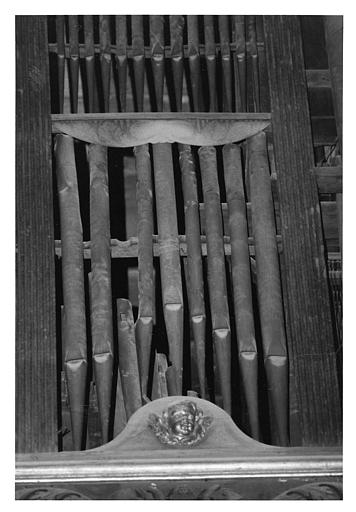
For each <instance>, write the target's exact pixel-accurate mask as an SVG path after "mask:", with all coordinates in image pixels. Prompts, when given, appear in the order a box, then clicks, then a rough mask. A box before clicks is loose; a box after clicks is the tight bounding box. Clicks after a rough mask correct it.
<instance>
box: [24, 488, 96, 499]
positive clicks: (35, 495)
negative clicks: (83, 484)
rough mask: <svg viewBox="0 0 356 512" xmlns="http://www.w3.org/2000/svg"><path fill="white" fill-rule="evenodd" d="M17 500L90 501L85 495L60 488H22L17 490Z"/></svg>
mask: <svg viewBox="0 0 356 512" xmlns="http://www.w3.org/2000/svg"><path fill="white" fill-rule="evenodd" d="M15 499H16V500H89V499H90V498H88V497H87V496H85V494H81V493H79V492H77V491H72V490H68V489H60V488H58V487H37V488H26V487H25V488H21V489H18V490H16V494H15Z"/></svg>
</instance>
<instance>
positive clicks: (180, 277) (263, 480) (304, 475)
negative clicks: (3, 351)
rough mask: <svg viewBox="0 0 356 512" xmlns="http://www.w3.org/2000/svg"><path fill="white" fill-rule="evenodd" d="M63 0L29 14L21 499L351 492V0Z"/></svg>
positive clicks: (20, 189)
mask: <svg viewBox="0 0 356 512" xmlns="http://www.w3.org/2000/svg"><path fill="white" fill-rule="evenodd" d="M51 7H52V8H51V9H48V11H47V10H46V9H43V11H42V13H41V11H38V12H36V13H34V14H26V13H25V10H24V11H23V14H22V13H21V9H18V11H17V14H16V15H13V18H12V21H13V24H14V38H15V40H14V41H11V44H14V45H15V51H14V61H15V60H16V69H15V80H14V89H16V98H15V103H16V104H15V109H16V114H14V125H15V137H14V138H15V145H14V146H15V147H14V152H15V161H14V166H15V168H16V173H15V174H16V178H15V207H14V211H15V228H16V262H15V265H16V267H15V272H16V276H15V282H14V289H15V291H16V296H15V308H16V309H15V323H16V327H15V342H14V354H15V362H14V366H15V372H14V382H15V393H14V395H15V397H14V398H15V400H14V401H15V405H14V413H15V414H14V417H15V425H14V427H15V428H14V430H15V449H14V450H13V451H14V455H13V459H15V458H16V469H15V472H14V476H13V484H12V487H13V489H15V491H14V499H15V500H110V501H113V500H125V501H131V500H173V501H177V500H186V501H195V500H221V501H234V500H242V501H271V500H272V501H273V500H277V501H281V500H294V501H295V500H314V501H320V500H343V490H342V480H343V463H342V456H343V453H342V452H343V445H342V442H343V440H342V434H343V414H342V404H343V398H342V390H343V348H342V347H343V341H342V340H343V284H342V269H343V258H342V257H343V172H342V156H343V142H342V141H343V25H344V16H343V15H342V14H324V13H323V9H321V7H320V4H319V7H320V10H319V12H320V14H312V15H309V14H303V9H300V13H299V14H280V13H283V12H286V11H284V10H283V9H282V8H280V10H279V12H276V14H264V12H263V11H262V10H261V11H258V12H260V14H236V12H238V11H239V10H240V8H241V10H242V11H243V12H246V10H247V11H248V9H249V8H250V7H251V11H253V10H256V9H253V5H250V6H249V5H243V4H237V3H235V4H232V3H230V4H229V5H228V7H227V8H228V11H227V13H221V14H216V12H217V11H218V9H216V8H215V9H214V8H213V7H214V6H213V5H211V6H206V9H208V11H207V12H209V9H210V7H211V12H214V13H215V14H205V13H203V14H199V13H198V14H194V11H193V13H192V14H140V12H138V13H134V14H97V13H98V12H100V10H101V9H102V10H103V11H104V12H110V10H109V11H108V10H107V6H105V5H103V6H101V5H100V4H96V7H95V8H94V6H93V10H92V13H90V11H89V12H87V13H84V14H80V13H81V12H84V9H83V10H81V5H78V10H77V12H78V14H72V12H73V10H72V9H71V10H70V11H68V12H67V13H64V14H48V12H56V9H55V7H56V6H55V5H52V6H51ZM73 7H74V8H76V7H75V5H73ZM170 7H171V6H170ZM335 7H336V8H335V12H337V6H335ZM117 8H118V9H119V8H120V10H122V9H123V8H124V9H125V10H126V11H127V12H130V3H129V4H127V5H125V6H122V5H121V6H117ZM174 8H177V9H176V10H179V8H180V6H179V4H177V5H175V6H174ZM181 8H182V7H181ZM110 9H111V12H115V6H114V5H113V4H110ZM192 9H194V5H192ZM162 10H163V12H164V8H163V9H162ZM182 10H183V8H182ZM57 11H59V12H60V11H61V9H60V5H59V4H58V9H57ZM152 11H154V9H153V8H152ZM167 11H168V6H167ZM197 11H199V9H197ZM266 11H267V9H266ZM74 12H75V11H74ZM141 12H146V13H147V12H150V5H149V3H148V4H147V3H146V4H145V5H143V4H142V11H141ZM173 12H174V11H173ZM229 12H230V14H229ZM14 68H15V65H14ZM2 69H3V72H4V71H5V67H2ZM15 116H16V117H15ZM3 121H4V122H5V123H6V119H4V120H3ZM5 171H6V172H11V173H12V174H14V172H13V171H14V169H4V172H5ZM3 194H6V191H5V190H3ZM2 214H3V215H4V212H2ZM5 215H6V214H5ZM351 231H352V229H351ZM348 233H349V236H351V237H352V236H353V235H352V234H351V235H350V231H348ZM12 258H13V259H15V257H14V253H13V254H12ZM3 272H5V273H6V269H4V268H3ZM8 341H9V343H11V340H8ZM3 361H4V360H3ZM5 364H6V363H5ZM351 385H352V384H351ZM15 452H16V453H15ZM10 465H11V468H12V465H13V464H12V463H11V464H10ZM194 506H195V505H194Z"/></svg>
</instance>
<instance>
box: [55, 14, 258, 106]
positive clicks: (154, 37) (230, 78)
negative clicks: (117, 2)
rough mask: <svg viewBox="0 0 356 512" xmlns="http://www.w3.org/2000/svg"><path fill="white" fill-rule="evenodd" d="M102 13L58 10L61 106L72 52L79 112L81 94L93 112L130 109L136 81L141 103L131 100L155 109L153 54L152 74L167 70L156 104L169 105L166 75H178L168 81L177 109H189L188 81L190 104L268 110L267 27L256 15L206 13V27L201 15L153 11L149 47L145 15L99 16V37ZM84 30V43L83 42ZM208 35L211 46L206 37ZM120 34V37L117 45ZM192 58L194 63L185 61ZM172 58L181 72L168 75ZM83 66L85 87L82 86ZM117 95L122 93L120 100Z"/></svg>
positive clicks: (158, 86) (156, 89)
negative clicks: (263, 61) (264, 95)
mask: <svg viewBox="0 0 356 512" xmlns="http://www.w3.org/2000/svg"><path fill="white" fill-rule="evenodd" d="M94 18H96V17H94V16H92V15H85V16H83V17H79V16H75V15H71V16H63V15H59V16H56V44H55V45H54V44H52V45H50V48H51V49H52V50H54V51H55V52H56V54H57V70H58V77H57V78H58V112H59V113H62V112H63V109H64V105H65V62H66V59H67V58H68V60H69V68H68V77H69V89H70V111H71V112H72V113H76V112H77V111H78V101H79V98H80V94H82V95H83V97H85V107H84V108H85V111H87V112H99V111H100V112H109V111H113V110H116V109H117V110H118V111H121V112H125V111H126V110H127V108H128V101H127V88H128V84H131V89H132V96H133V99H134V105H133V108H132V106H130V109H133V110H137V111H139V112H140V111H143V110H144V108H145V109H146V110H147V106H146V105H144V88H145V72H146V71H145V70H146V60H147V59H146V58H147V57H148V58H149V59H150V61H151V65H152V74H153V75H154V76H155V77H157V74H159V75H160V78H159V80H155V86H154V92H153V91H152V92H151V93H150V95H149V96H150V103H151V110H157V111H160V110H163V98H164V94H163V92H164V79H163V78H164V76H166V80H171V81H173V86H172V87H171V88H167V89H169V91H170V97H171V100H170V108H169V109H170V110H176V111H181V110H182V108H183V105H182V101H183V91H184V90H185V88H186V89H187V90H188V95H189V97H190V102H189V103H190V104H189V107H188V110H194V111H197V112H199V111H205V110H209V111H210V112H214V111H217V110H219V109H221V110H223V111H224V112H231V111H238V112H246V111H247V110H249V111H255V112H259V111H260V108H261V104H260V81H259V63H258V59H259V50H258V44H257V34H259V35H258V38H259V39H261V35H260V32H261V30H259V31H258V30H257V28H256V16H226V15H219V16H211V15H204V16H203V17H202V18H203V26H202V27H200V26H199V18H201V17H200V16H196V15H189V16H181V15H171V16H158V15H155V16H153V15H152V16H149V17H148V18H149V39H150V46H149V49H148V51H147V47H146V46H145V27H146V22H145V21H144V18H145V16H141V15H133V16H124V15H120V16H113V17H111V16H108V15H103V16H98V17H97V18H98V20H95V22H96V21H98V34H99V43H98V44H97V43H95V39H96V37H94V34H96V30H95V22H94ZM168 18H169V20H168ZM114 22H115V23H114ZM168 24H169V27H168ZM165 25H167V27H166V26H165ZM230 25H231V27H230ZM82 29H83V30H82ZM128 29H129V30H128ZM165 29H167V30H168V29H169V38H170V46H169V50H168V49H167V47H166V46H165V32H166V30H165ZM185 30H186V34H187V44H186V45H184V38H185ZM129 32H130V34H131V44H130V45H129V39H128V35H129ZM230 32H231V35H230ZM82 33H83V36H84V37H83V36H82V35H81V39H82V38H83V39H84V43H79V40H80V37H79V36H80V34H82ZM114 34H115V35H114ZM201 34H203V36H202V37H203V38H204V44H203V45H202V44H201V42H200V38H201ZM216 34H218V39H219V42H218V43H217V42H216ZM113 41H115V44H112V42H113ZM96 54H97V55H99V56H98V59H97V60H98V61H100V66H99V65H98V66H97V64H96V58H95V55H96ZM112 55H114V57H115V58H114V59H112ZM185 57H187V60H188V65H186V64H185V62H186V59H185ZM203 57H204V58H203ZM81 58H84V59H85V72H84V69H83V68H82V67H81ZM168 61H169V63H170V66H171V67H170V69H171V75H172V76H173V79H172V78H168V76H167V67H166V63H167V62H168ZM131 62H132V66H131ZM204 63H205V67H204ZM220 66H221V67H220ZM97 67H98V68H99V67H100V70H99V69H97ZM203 69H204V72H203ZM220 69H221V71H220ZM205 70H206V71H205ZM80 72H81V78H82V83H83V93H79V76H80ZM206 75H207V76H206ZM184 77H185V80H186V85H184ZM247 83H248V85H249V87H248V88H247ZM114 89H115V91H116V92H115V93H114ZM173 91H174V94H173ZM249 91H250V92H249ZM113 94H114V97H116V99H115V104H114V106H113V102H112V96H113ZM172 95H173V96H174V99H173V100H172ZM218 98H221V100H220V99H218Z"/></svg>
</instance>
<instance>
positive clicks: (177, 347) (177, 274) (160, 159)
mask: <svg viewBox="0 0 356 512" xmlns="http://www.w3.org/2000/svg"><path fill="white" fill-rule="evenodd" d="M153 159H154V177H155V196H156V209H157V226H158V236H159V247H160V269H161V281H162V296H163V312H164V319H165V324H166V330H167V338H168V346H169V359H170V361H171V363H172V365H173V366H174V367H175V370H176V383H177V389H178V391H179V394H181V393H182V376H183V292H182V277H181V267H180V255H179V238H178V227H177V211H176V198H175V187H174V175H173V160H172V150H171V145H170V144H154V145H153Z"/></svg>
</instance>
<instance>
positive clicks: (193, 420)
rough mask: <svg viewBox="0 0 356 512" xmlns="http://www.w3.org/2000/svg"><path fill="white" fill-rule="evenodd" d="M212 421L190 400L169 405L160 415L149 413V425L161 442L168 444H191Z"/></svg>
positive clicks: (198, 440)
mask: <svg viewBox="0 0 356 512" xmlns="http://www.w3.org/2000/svg"><path fill="white" fill-rule="evenodd" d="M211 423H212V418H211V417H210V416H204V415H203V411H202V410H201V409H198V407H197V406H196V404H195V403H194V402H192V401H189V400H185V401H183V402H179V403H178V404H174V405H171V406H170V407H168V409H167V410H165V411H163V413H162V415H161V416H157V414H151V415H150V416H149V423H148V424H149V426H150V428H151V429H152V430H153V432H154V434H155V435H156V437H157V438H158V439H159V440H160V442H161V443H163V444H167V445H169V446H184V447H186V446H193V445H195V444H197V443H199V442H200V441H201V440H202V439H203V438H204V437H205V435H206V433H207V430H208V428H209V427H210V425H211Z"/></svg>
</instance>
